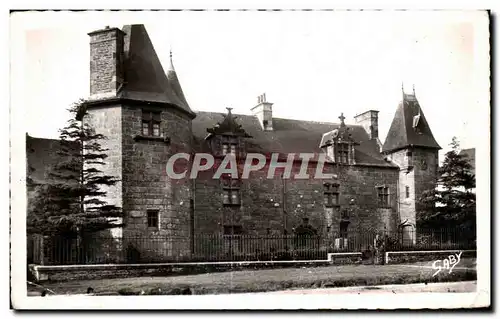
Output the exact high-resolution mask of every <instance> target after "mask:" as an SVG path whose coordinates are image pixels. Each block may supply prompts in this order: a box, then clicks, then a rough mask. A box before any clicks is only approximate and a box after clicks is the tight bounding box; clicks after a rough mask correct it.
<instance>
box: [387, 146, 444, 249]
mask: <svg viewBox="0 0 500 319" xmlns="http://www.w3.org/2000/svg"><path fill="white" fill-rule="evenodd" d="M407 151H408V150H407V149H403V150H399V151H397V152H394V153H393V154H391V157H392V161H393V162H394V163H396V164H397V165H399V166H400V167H401V170H400V173H399V193H400V202H399V205H400V207H399V210H400V214H401V222H404V221H407V223H409V224H411V225H412V227H411V229H412V231H413V230H414V228H413V227H416V225H417V220H416V219H417V216H416V215H417V211H418V209H419V207H418V204H417V203H418V202H419V199H420V198H421V196H422V195H423V193H424V192H425V191H426V190H429V189H433V188H434V187H435V186H436V179H437V169H438V165H439V161H438V151H437V150H431V149H422V148H413V149H412V150H411V152H412V160H411V164H412V165H411V166H410V167H408V161H407V158H406V153H407ZM406 187H409V188H408V191H409V197H406ZM412 239H413V240H415V236H412Z"/></svg>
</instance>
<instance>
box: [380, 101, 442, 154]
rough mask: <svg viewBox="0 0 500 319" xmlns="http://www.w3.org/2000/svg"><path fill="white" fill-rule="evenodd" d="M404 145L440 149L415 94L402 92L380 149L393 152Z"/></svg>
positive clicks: (404, 146)
mask: <svg viewBox="0 0 500 319" xmlns="http://www.w3.org/2000/svg"><path fill="white" fill-rule="evenodd" d="M414 125H416V129H415V128H414ZM406 147H426V148H435V149H441V147H440V146H439V144H438V143H437V142H436V140H435V139H434V136H433V135H432V131H431V129H430V127H429V124H428V123H427V120H426V119H425V116H424V112H423V111H422V108H421V107H420V104H419V103H418V100H417V98H416V96H415V95H414V94H405V93H403V100H402V101H401V102H400V103H399V105H398V108H397V110H396V114H395V115H394V119H393V120H392V124H391V127H390V129H389V132H388V133H387V137H386V139H385V142H384V145H383V147H382V151H383V152H393V151H397V150H399V149H402V148H406Z"/></svg>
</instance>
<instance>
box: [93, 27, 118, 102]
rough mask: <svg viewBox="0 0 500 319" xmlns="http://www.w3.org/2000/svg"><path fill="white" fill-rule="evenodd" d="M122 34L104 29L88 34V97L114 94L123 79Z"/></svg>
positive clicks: (114, 30) (114, 29)
mask: <svg viewBox="0 0 500 319" xmlns="http://www.w3.org/2000/svg"><path fill="white" fill-rule="evenodd" d="M122 63H123V32H122V31H121V30H119V29H116V28H112V29H105V30H100V31H96V32H92V33H91V34H90V95H91V96H92V97H105V96H108V95H109V96H112V95H115V94H116V90H117V88H118V86H119V85H120V81H121V79H123V74H122V73H123V70H122V69H123V67H122Z"/></svg>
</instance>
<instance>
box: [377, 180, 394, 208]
mask: <svg viewBox="0 0 500 319" xmlns="http://www.w3.org/2000/svg"><path fill="white" fill-rule="evenodd" d="M377 205H378V207H379V208H391V192H390V188H389V186H385V185H384V186H377Z"/></svg>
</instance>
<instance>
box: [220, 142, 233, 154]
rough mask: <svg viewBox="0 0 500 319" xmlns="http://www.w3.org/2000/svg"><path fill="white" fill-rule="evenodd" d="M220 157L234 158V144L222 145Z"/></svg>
mask: <svg viewBox="0 0 500 319" xmlns="http://www.w3.org/2000/svg"><path fill="white" fill-rule="evenodd" d="M222 155H224V156H225V155H232V156H236V144H235V143H222Z"/></svg>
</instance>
